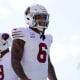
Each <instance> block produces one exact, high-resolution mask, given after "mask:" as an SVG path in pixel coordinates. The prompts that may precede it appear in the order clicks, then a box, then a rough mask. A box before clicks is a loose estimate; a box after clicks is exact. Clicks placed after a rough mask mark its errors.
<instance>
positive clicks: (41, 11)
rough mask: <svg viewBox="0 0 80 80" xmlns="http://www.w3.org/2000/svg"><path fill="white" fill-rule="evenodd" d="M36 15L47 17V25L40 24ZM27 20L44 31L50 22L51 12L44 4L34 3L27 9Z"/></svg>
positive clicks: (30, 24)
mask: <svg viewBox="0 0 80 80" xmlns="http://www.w3.org/2000/svg"><path fill="white" fill-rule="evenodd" d="M36 15H43V16H44V17H45V22H44V21H43V22H44V23H45V25H44V26H41V27H40V25H39V24H38V22H39V20H36V19H35V18H34V17H35V16H36ZM25 22H26V23H27V24H28V25H29V26H30V27H33V28H37V29H39V30H40V31H43V29H46V28H47V27H48V24H49V14H48V12H47V10H46V8H45V7H44V6H42V5H39V4H36V5H32V6H31V7H28V8H27V10H26V11H25Z"/></svg>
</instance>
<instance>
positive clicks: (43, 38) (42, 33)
mask: <svg viewBox="0 0 80 80" xmlns="http://www.w3.org/2000/svg"><path fill="white" fill-rule="evenodd" d="M44 33H45V28H44V29H43V31H41V36H40V38H42V40H43V41H44V40H45V38H46V37H45V35H44Z"/></svg>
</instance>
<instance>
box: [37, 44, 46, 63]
mask: <svg viewBox="0 0 80 80" xmlns="http://www.w3.org/2000/svg"><path fill="white" fill-rule="evenodd" d="M42 48H45V49H47V46H46V44H45V43H40V44H39V53H38V56H37V59H38V61H39V62H41V63H45V61H46V55H47V54H46V51H44V50H42Z"/></svg>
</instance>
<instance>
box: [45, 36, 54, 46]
mask: <svg viewBox="0 0 80 80" xmlns="http://www.w3.org/2000/svg"><path fill="white" fill-rule="evenodd" d="M46 37H47V39H48V44H49V46H51V44H52V42H53V37H52V35H46Z"/></svg>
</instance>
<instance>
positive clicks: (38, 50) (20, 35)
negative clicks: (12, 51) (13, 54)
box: [12, 28, 52, 80]
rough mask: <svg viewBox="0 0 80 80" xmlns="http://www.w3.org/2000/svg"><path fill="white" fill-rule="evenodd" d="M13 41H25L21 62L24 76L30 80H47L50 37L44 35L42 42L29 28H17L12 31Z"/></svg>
mask: <svg viewBox="0 0 80 80" xmlns="http://www.w3.org/2000/svg"><path fill="white" fill-rule="evenodd" d="M12 35H13V39H21V40H24V41H25V46H24V54H23V58H22V61H21V64H22V66H23V69H24V72H25V74H26V75H27V76H28V78H29V79H31V80H47V76H48V55H49V50H50V45H51V42H52V37H51V36H50V35H46V39H45V40H44V41H43V40H42V39H40V34H38V33H36V32H34V31H33V30H31V29H30V28H26V29H25V28H17V29H13V31H12Z"/></svg>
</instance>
